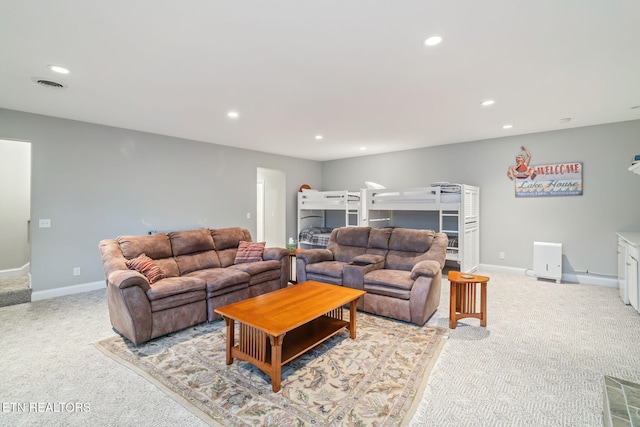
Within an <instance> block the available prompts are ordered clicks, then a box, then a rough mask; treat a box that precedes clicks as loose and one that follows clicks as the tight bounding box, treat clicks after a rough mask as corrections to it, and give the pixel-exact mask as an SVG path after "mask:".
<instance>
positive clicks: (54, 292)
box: [31, 280, 106, 301]
mask: <svg viewBox="0 0 640 427" xmlns="http://www.w3.org/2000/svg"><path fill="white" fill-rule="evenodd" d="M98 289H106V284H105V282H104V280H101V281H98V282H91V283H82V284H80V285H73V286H65V287H63V288H56V289H48V290H46V291H35V292H33V293H31V301H42V300H45V299H50V298H56V297H62V296H65V295H73V294H81V293H82V292H90V291H95V290H98Z"/></svg>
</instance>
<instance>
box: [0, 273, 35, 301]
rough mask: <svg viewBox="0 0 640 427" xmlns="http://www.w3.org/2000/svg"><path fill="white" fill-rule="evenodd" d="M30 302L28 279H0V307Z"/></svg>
mask: <svg viewBox="0 0 640 427" xmlns="http://www.w3.org/2000/svg"><path fill="white" fill-rule="evenodd" d="M25 302H31V288H30V287H29V277H28V276H19V277H4V278H0V307H6V306H9V305H16V304H23V303H25Z"/></svg>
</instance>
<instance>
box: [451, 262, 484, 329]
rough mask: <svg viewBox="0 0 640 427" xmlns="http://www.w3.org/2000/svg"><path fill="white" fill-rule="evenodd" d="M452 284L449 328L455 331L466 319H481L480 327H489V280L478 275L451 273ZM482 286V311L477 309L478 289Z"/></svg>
mask: <svg viewBox="0 0 640 427" xmlns="http://www.w3.org/2000/svg"><path fill="white" fill-rule="evenodd" d="M447 278H448V279H449V283H450V284H451V290H450V294H449V297H450V301H449V328H451V329H455V328H456V324H457V323H458V320H460V319H464V318H466V317H472V318H475V319H480V326H484V327H486V326H487V282H488V281H489V278H488V277H486V276H479V275H477V274H469V273H461V272H459V271H449V274H448V276H447ZM478 284H480V311H478V310H477V307H476V300H477V298H476V288H477V285H478Z"/></svg>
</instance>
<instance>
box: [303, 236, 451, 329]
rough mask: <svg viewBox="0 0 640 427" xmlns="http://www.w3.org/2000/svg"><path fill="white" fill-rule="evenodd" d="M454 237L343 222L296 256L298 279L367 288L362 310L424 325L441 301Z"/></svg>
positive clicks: (362, 299)
mask: <svg viewBox="0 0 640 427" xmlns="http://www.w3.org/2000/svg"><path fill="white" fill-rule="evenodd" d="M447 243H448V238H447V236H446V234H444V233H435V232H434V231H432V230H414V229H408V228H371V227H341V228H336V229H334V230H333V231H332V232H331V237H330V238H329V243H328V246H327V249H311V250H307V251H304V252H300V253H298V254H297V256H296V259H297V260H296V273H297V278H298V282H303V281H305V280H317V281H320V282H325V283H333V284H336V285H342V286H348V287H350V288H355V289H361V290H364V291H366V292H367V293H366V294H365V295H364V297H363V298H361V299H360V301H359V302H358V308H359V309H360V310H363V311H366V312H369V313H374V314H379V315H382V316H385V317H391V318H394V319H398V320H403V321H406V322H411V323H415V324H418V325H423V324H424V323H425V322H426V321H427V320H428V319H429V317H431V315H432V314H433V313H434V312H435V311H436V309H437V308H438V305H439V304H440V289H441V282H442V269H443V267H444V264H445V259H446V250H447Z"/></svg>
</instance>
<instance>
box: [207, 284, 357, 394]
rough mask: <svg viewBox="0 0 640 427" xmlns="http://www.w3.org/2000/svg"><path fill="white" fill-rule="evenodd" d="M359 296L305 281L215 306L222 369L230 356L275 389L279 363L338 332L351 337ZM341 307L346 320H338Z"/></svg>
mask: <svg viewBox="0 0 640 427" xmlns="http://www.w3.org/2000/svg"><path fill="white" fill-rule="evenodd" d="M365 293H366V292H364V291H360V290H358V289H351V288H346V287H343V286H336V285H329V284H326V283H320V282H314V281H308V282H304V283H300V284H298V285H294V286H289V287H287V288H284V289H279V290H277V291H273V292H270V293H268V294H264V295H260V296H257V297H255V298H249V299H247V300H244V301H240V302H237V303H235V304H230V305H227V306H224V307H220V308H217V309H216V310H215V311H216V313H219V314H220V315H222V317H223V318H224V321H225V322H226V325H227V365H230V364H232V363H233V359H234V357H235V358H238V359H241V360H245V361H247V362H249V363H251V364H253V365H255V366H257V367H258V368H260V369H261V370H262V371H263V372H264V373H266V374H267V375H269V377H270V378H271V388H272V389H273V391H274V392H277V391H279V390H280V379H281V373H282V365H284V364H285V363H287V362H289V361H291V360H293V359H295V358H296V357H298V356H300V355H301V354H303V353H305V352H306V351H307V350H309V349H311V348H313V347H315V346H316V345H318V344H320V343H321V342H323V341H325V340H327V339H328V338H330V337H332V336H334V335H335V334H337V333H338V332H340V331H342V330H343V329H348V330H349V334H350V337H351V338H352V339H355V338H356V302H357V300H358V298H360V297H361V296H362V295H364V294H365ZM345 304H349V310H350V315H349V321H346V320H343V318H342V306H343V305H345ZM235 322H238V324H239V328H240V330H239V334H238V335H239V339H238V344H237V345H236V343H235ZM267 338H268V341H267Z"/></svg>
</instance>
